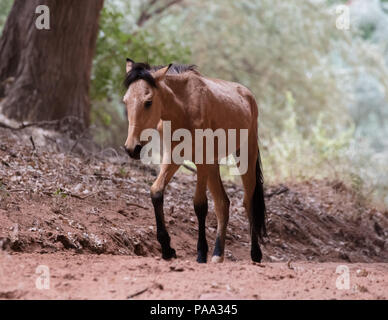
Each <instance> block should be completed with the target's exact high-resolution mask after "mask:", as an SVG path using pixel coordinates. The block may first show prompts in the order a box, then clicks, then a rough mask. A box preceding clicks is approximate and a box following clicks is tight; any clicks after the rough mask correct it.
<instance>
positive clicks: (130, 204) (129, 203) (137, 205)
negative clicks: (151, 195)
mask: <svg viewBox="0 0 388 320" xmlns="http://www.w3.org/2000/svg"><path fill="white" fill-rule="evenodd" d="M126 205H127V206H128V207H130V206H132V207H138V208H141V209H144V210H148V208H147V207H143V206H141V205H140V204H137V203H133V202H127V203H126Z"/></svg>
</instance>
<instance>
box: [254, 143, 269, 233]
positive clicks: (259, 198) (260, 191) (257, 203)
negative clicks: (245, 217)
mask: <svg viewBox="0 0 388 320" xmlns="http://www.w3.org/2000/svg"><path fill="white" fill-rule="evenodd" d="M263 182H264V181H263V173H262V171H261V158H260V150H259V153H258V156H257V162H256V187H255V191H254V193H253V197H252V224H253V230H254V231H255V232H256V234H257V235H258V236H259V238H260V239H263V237H266V236H267V229H266V227H265V216H266V209H265V201H264V188H263Z"/></svg>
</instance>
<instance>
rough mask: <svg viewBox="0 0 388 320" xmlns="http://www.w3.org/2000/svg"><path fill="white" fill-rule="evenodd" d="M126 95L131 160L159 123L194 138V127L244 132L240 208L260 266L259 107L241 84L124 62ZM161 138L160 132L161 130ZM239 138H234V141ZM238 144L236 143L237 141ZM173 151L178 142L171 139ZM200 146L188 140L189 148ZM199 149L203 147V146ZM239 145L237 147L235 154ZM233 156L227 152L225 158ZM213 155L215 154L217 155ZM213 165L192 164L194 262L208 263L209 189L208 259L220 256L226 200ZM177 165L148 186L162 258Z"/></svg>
mask: <svg viewBox="0 0 388 320" xmlns="http://www.w3.org/2000/svg"><path fill="white" fill-rule="evenodd" d="M124 84H125V86H126V88H127V92H126V94H125V96H124V99H123V101H124V103H125V105H126V111H127V115H128V122H129V129H128V138H127V141H126V142H125V149H126V151H127V153H128V154H129V156H130V157H132V158H135V159H139V158H140V155H141V151H142V148H143V146H144V144H145V143H144V142H143V141H141V139H140V136H141V133H142V131H143V130H144V129H153V128H158V130H159V131H161V130H162V129H161V128H162V124H163V122H166V121H170V123H171V127H172V130H178V129H181V128H185V129H187V130H188V131H189V132H191V133H192V135H194V133H195V131H196V130H197V129H202V130H206V129H211V130H213V131H215V130H217V129H220V128H221V129H224V130H237V132H238V131H239V130H244V129H245V130H247V132H248V135H247V136H248V138H247V141H246V142H245V143H247V147H248V148H247V150H248V151H247V161H248V163H247V170H246V172H245V173H243V174H242V175H241V178H242V182H243V185H244V190H245V194H244V207H245V209H246V212H247V215H248V219H249V223H250V236H251V258H252V260H253V261H256V262H260V261H261V259H262V253H261V250H260V246H259V243H258V238H259V237H260V238H262V236H265V235H266V227H265V203H264V192H263V179H262V170H261V164H260V153H259V148H258V132H257V119H258V108H257V104H256V102H255V99H254V97H253V95H252V93H251V92H250V91H249V90H248V89H247V88H245V87H244V86H242V85H240V84H238V83H233V82H228V81H223V80H219V79H210V78H207V77H204V76H202V75H201V74H200V73H199V72H198V71H197V70H196V67H195V66H194V65H176V64H171V65H169V66H158V67H151V66H149V65H148V64H145V63H135V62H134V61H132V60H131V59H127V64H126V79H125V81H124ZM161 133H162V134H163V132H161ZM237 140H238V139H237ZM238 141H239V140H238ZM170 143H171V145H172V148H171V150H173V149H174V147H176V146H177V144H178V142H177V141H170ZM197 143H198V142H197V141H193V142H192V148H193V150H197V149H198V145H196V144H197ZM201 145H202V146H203V144H201ZM241 147H242V145H241V144H240V145H239V144H238V143H237V145H236V148H235V149H236V150H235V151H236V154H237V155H238V154H239V151H240V149H241ZM171 150H167V149H166V150H165V149H163V156H162V157H163V159H167V158H171V154H168V153H171ZM229 153H231V152H229V150H228V154H229ZM216 154H217V153H216ZM215 160H216V161H215V162H214V163H208V162H206V163H203V162H200V163H196V166H197V184H196V190H195V195H194V210H195V214H196V216H197V218H198V224H199V231H198V245H197V251H198V258H197V261H198V262H200V263H205V262H206V261H207V253H208V245H207V241H206V228H205V220H206V216H207V211H208V201H207V196H206V190H207V187H209V190H210V192H211V194H212V196H213V199H214V204H215V212H216V216H217V238H216V242H215V248H214V252H213V257H212V261H213V262H222V261H223V258H224V248H225V234H226V227H227V224H228V220H229V199H228V196H227V194H226V192H225V190H224V187H223V184H222V181H221V177H220V171H219V160H220V159H218V158H217V156H215ZM179 167H180V163H174V162H171V163H169V162H165V161H163V163H162V164H161V166H160V172H159V175H158V177H157V179H156V181H155V182H154V184H153V185H152V187H151V199H152V203H153V206H154V210H155V217H156V226H157V239H158V241H159V243H160V244H161V247H162V256H163V258H164V259H170V258H173V257H174V258H176V254H175V250H174V249H173V248H171V246H170V236H169V234H168V231H167V229H166V226H165V221H164V213H163V195H164V190H165V188H166V186H167V184H168V183H169V181H170V180H171V178H172V177H173V175H174V174H175V172H176V171H177V170H178V169H179Z"/></svg>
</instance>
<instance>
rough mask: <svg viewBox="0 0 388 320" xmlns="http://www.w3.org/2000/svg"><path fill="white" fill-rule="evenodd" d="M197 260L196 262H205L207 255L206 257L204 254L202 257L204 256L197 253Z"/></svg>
mask: <svg viewBox="0 0 388 320" xmlns="http://www.w3.org/2000/svg"><path fill="white" fill-rule="evenodd" d="M197 262H198V263H206V262H207V257H206V256H205V257H204V256H200V255H199V256H198V257H197Z"/></svg>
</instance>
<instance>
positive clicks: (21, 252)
mask: <svg viewBox="0 0 388 320" xmlns="http://www.w3.org/2000/svg"><path fill="white" fill-rule="evenodd" d="M31 134H34V131H31ZM18 135H19V136H17V135H16V134H14V133H12V134H11V133H10V132H9V131H8V130H0V250H1V249H2V250H3V251H0V298H11V299H18V298H22V299H23V298H26V299H31V298H45V297H47V298H106V299H110V298H114V299H115V298H120V299H121V298H127V297H128V296H130V295H131V294H133V293H136V292H138V291H139V290H140V291H141V290H143V289H144V290H145V289H147V290H146V291H145V292H144V293H142V294H139V295H138V296H137V297H136V298H145V299H147V298H157V299H159V298H161V299H165V298H172V299H189V298H192V299H197V298H206V297H207V298H213V297H214V298H236V299H240V298H241V299H246V298H248V299H252V298H254V299H262V298H276V299H277V298H279V299H283V298H285V299H289V298H302V299H308V298H325V299H326V298H327V299H329V298H337V299H338V298H340V299H342V298H348V299H354V298H360V299H370V298H372V299H376V298H384V299H386V298H387V297H388V292H387V289H386V288H387V287H388V286H387V283H386V282H387V279H388V278H387V277H388V273H387V271H388V269H387V264H385V263H387V262H388V250H387V234H388V213H387V212H386V211H385V212H381V211H378V210H377V209H375V208H372V207H368V206H367V205H365V204H363V202H362V201H361V200H360V199H359V197H357V195H356V194H355V193H354V192H352V191H351V190H349V189H348V188H347V187H346V186H344V185H343V184H342V183H341V182H339V181H309V182H305V183H298V184H296V183H295V184H287V185H280V186H270V187H267V189H266V199H267V207H268V230H269V239H268V240H266V243H265V245H264V246H263V254H264V259H263V260H264V265H265V267H260V266H257V265H252V264H251V262H250V259H249V239H248V235H247V231H248V224H247V220H246V217H245V213H244V211H243V209H242V195H243V192H242V188H241V187H240V185H239V184H234V183H231V182H228V183H226V184H225V188H226V191H227V193H228V195H229V197H230V199H231V212H230V223H229V227H228V236H227V243H226V262H225V263H224V264H221V265H211V264H208V265H205V266H203V265H198V264H196V263H195V262H194V261H195V255H196V238H197V222H196V218H195V214H194V211H193V206H192V195H193V190H194V185H195V176H193V175H190V174H183V173H180V174H178V175H177V176H176V177H175V178H174V179H173V181H172V182H171V183H170V185H169V187H168V190H167V194H166V196H165V212H166V221H167V224H168V228H169V230H170V234H171V238H172V246H173V247H175V249H176V250H177V255H178V259H177V260H174V261H172V262H164V261H161V260H160V259H159V258H158V257H159V256H160V252H159V244H158V243H157V241H156V237H155V227H154V225H155V223H154V217H153V212H152V208H151V207H152V205H151V201H150V199H149V187H150V185H151V184H152V182H153V180H154V179H155V175H156V170H157V168H154V167H149V166H143V165H142V164H141V163H138V162H132V161H130V160H129V159H127V158H126V157H124V156H116V157H104V158H101V157H96V156H91V155H90V154H89V156H82V157H81V156H75V155H71V154H69V153H68V152H64V150H63V146H62V145H61V144H60V143H58V139H59V138H55V139H57V140H56V141H57V142H56V144H53V145H45V143H44V141H43V142H42V141H40V140H39V139H38V137H35V139H36V140H37V141H36V143H35V144H36V145H37V150H32V147H31V144H30V142H29V139H28V138H29V135H25V134H21V133H18ZM48 141H53V138H52V137H51V138H50V139H49V140H47V141H46V143H48ZM71 145H72V144H71V143H70V148H71ZM58 148H59V149H61V148H62V150H60V152H58V151H57V150H55V149H58ZM75 149H76V148H75ZM209 211H210V213H209V218H208V222H207V236H208V242H209V245H210V249H212V246H213V244H214V240H215V228H216V220H215V217H214V214H213V213H212V211H213V204H212V202H210V205H209ZM1 252H2V253H1ZM287 261H292V263H291V266H292V268H294V269H289V266H288V265H287V264H285V262H287ZM294 261H297V262H294ZM271 262H272V263H271ZM273 262H283V263H273ZM328 262H331V263H328ZM360 263H363V264H360ZM40 264H44V265H47V266H49V268H50V271H51V277H52V279H51V280H52V285H51V289H50V290H49V291H46V290H43V291H42V290H37V289H36V288H35V279H36V277H37V275H36V274H35V268H36V267H37V266H38V265H40ZM339 264H345V265H348V266H349V267H350V270H351V279H352V280H351V287H350V289H349V290H345V291H342V290H337V289H336V287H335V279H336V277H337V276H338V275H337V274H335V269H336V266H338V265H339ZM172 266H175V270H173V269H171V267H172ZM1 267H2V268H1ZM180 268H183V270H182V271H181V272H180V271H178V269H180ZM357 269H360V270H361V271H360V272H361V273H362V274H364V273H365V274H366V276H365V277H356V276H355V273H356V270H357ZM364 269H365V270H366V271H365V272H364ZM253 275H254V276H253ZM127 277H128V279H129V280H125V279H126V278H127ZM95 279H97V280H95ZM135 279H137V280H135ZM212 295H213V296H212Z"/></svg>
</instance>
